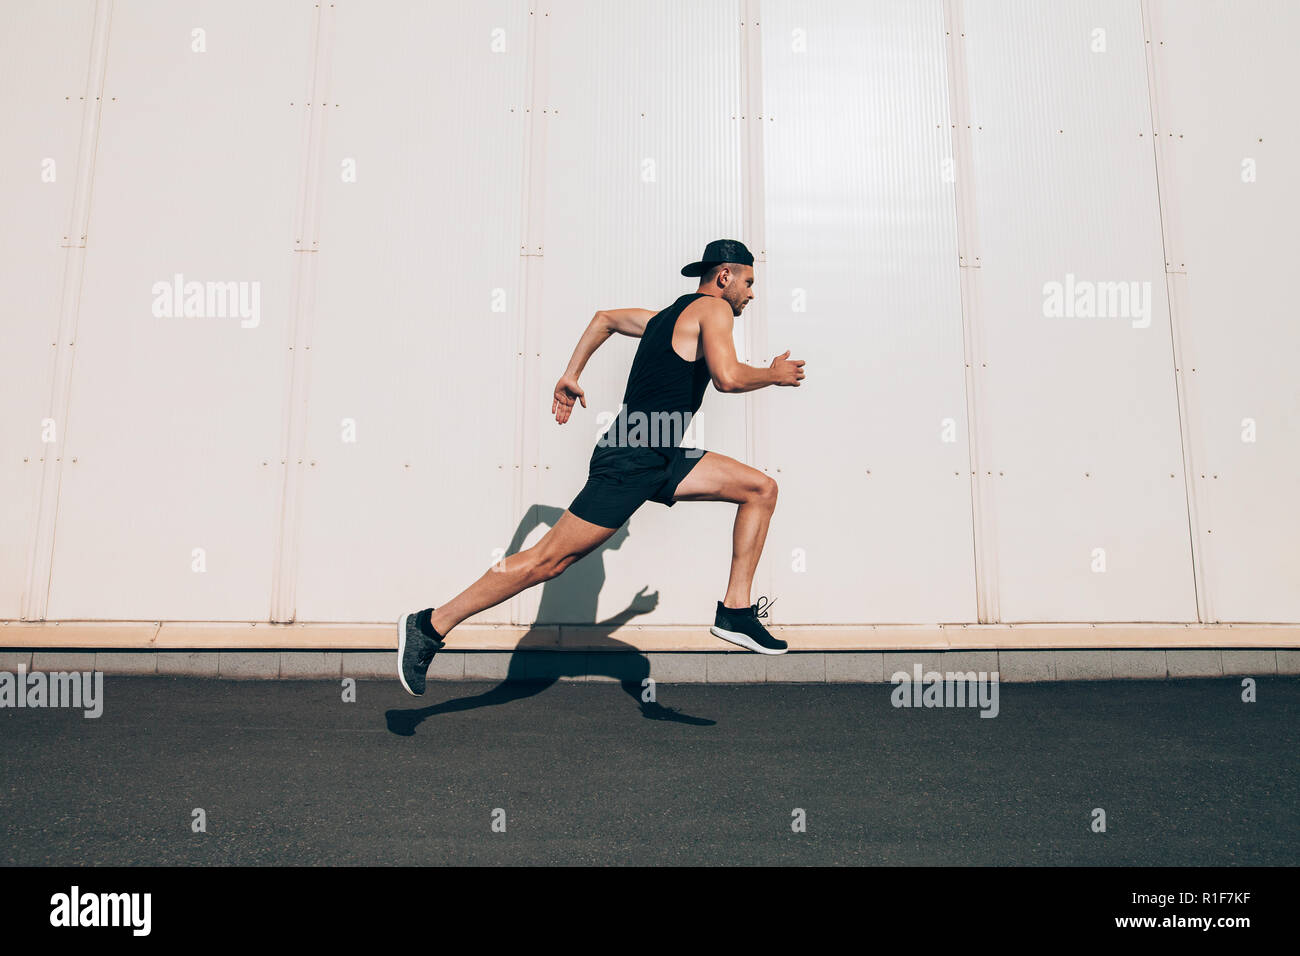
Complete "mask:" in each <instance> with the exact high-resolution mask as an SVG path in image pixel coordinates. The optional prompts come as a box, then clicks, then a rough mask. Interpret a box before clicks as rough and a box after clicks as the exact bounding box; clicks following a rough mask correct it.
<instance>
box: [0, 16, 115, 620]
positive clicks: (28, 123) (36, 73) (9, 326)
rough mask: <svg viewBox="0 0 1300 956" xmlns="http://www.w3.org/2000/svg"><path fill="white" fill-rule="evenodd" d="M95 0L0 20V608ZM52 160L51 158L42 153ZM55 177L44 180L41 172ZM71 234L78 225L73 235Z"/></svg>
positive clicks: (20, 565) (43, 387)
mask: <svg viewBox="0 0 1300 956" xmlns="http://www.w3.org/2000/svg"><path fill="white" fill-rule="evenodd" d="M94 10H95V4H94V2H93V0H73V2H68V0H65V2H60V3H41V4H20V5H11V8H10V9H7V10H6V11H5V14H4V20H5V24H4V29H3V30H0V114H2V115H3V116H4V134H3V136H2V137H0V222H2V223H4V228H3V229H0V262H3V263H4V266H3V268H0V308H2V309H3V325H4V348H3V349H0V383H3V385H2V386H0V387H3V389H4V413H3V414H2V415H0V450H2V451H3V454H0V617H5V618H16V617H18V616H19V614H20V613H21V605H22V595H23V589H24V587H25V585H26V580H27V569H28V562H29V560H30V559H31V555H32V541H33V535H34V534H35V533H36V508H37V502H38V500H39V496H40V490H41V473H42V468H43V462H42V459H43V458H46V457H47V456H49V455H54V456H60V455H62V447H63V446H62V439H63V437H64V433H63V427H64V424H65V423H64V422H56V423H55V424H56V426H57V429H58V431H57V438H58V439H59V442H58V443H55V444H46V443H44V442H43V441H42V437H43V434H44V429H43V427H42V420H43V419H44V418H45V417H46V416H47V415H49V414H50V413H51V391H52V389H53V385H54V382H53V375H54V355H55V348H56V346H55V338H56V335H57V333H58V324H59V303H60V294H61V287H62V283H63V277H64V269H65V268H66V267H67V265H68V260H69V257H70V256H72V255H80V253H79V252H73V251H71V250H70V249H68V248H65V247H64V246H65V243H67V242H69V241H70V240H68V238H67V236H66V232H67V224H68V222H69V220H70V218H71V215H72V203H73V198H74V194H75V190H76V184H77V150H78V147H79V145H80V133H81V122H82V110H83V108H84V107H85V104H84V102H83V101H82V96H83V94H84V93H85V91H86V72H87V66H88V64H89V62H90V39H91V33H92V28H93V26H94ZM51 163H52V164H53V165H52V166H51V165H48V164H51ZM51 176H52V177H53V181H49V177H51ZM71 241H73V242H78V241H80V240H79V237H77V238H74V239H73V240H71Z"/></svg>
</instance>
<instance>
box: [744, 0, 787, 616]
mask: <svg viewBox="0 0 1300 956" xmlns="http://www.w3.org/2000/svg"><path fill="white" fill-rule="evenodd" d="M740 95H741V104H740V111H741V116H742V123H741V128H742V132H741V143H740V149H741V157H742V159H741V169H740V174H741V218H742V223H743V225H742V231H743V233H744V235H743V236H742V237H741V241H742V242H745V243H746V244H748V245H750V246H751V247H752V249H751V251H753V252H754V265H755V267H756V268H757V267H759V266H762V267H763V275H762V276H761V278H762V279H766V278H767V277H768V270H767V268H766V265H767V218H766V217H767V193H766V188H765V187H766V180H765V175H766V174H765V166H764V148H765V139H764V133H763V124H764V122H766V119H765V116H764V114H763V33H762V0H740ZM759 279H760V277H759V276H757V275H756V276H755V281H754V285H755V286H758V285H759ZM770 294H771V290H769V289H763V290H762V294H756V295H755V296H754V301H753V305H751V306H750V307H749V308H747V309H746V310H745V311H746V312H748V313H749V314H748V315H746V316H745V349H746V351H747V352H748V354H747V355H746V356H745V359H746V363H747V364H750V365H753V364H755V363H756V361H757V362H758V363H759V364H760V367H761V362H762V361H763V360H764V358H765V357H766V355H767V342H768V336H767V332H768V326H767V320H768V309H767V300H768V298H769V297H770ZM767 392H768V390H767V389H761V390H759V391H757V392H753V393H751V394H750V395H749V396H748V400H747V401H746V402H745V455H746V457H747V458H748V459H749V461H750V462H752V463H753V465H754V466H755V467H757V468H760V469H761V470H762V471H763V472H765V473H766V474H768V475H770V474H771V473H772V469H773V462H772V461H771V460H770V458H769V445H768V429H767V414H766V411H767V402H768V401H769V400H770V398H771V396H770V395H769V394H767ZM777 470H778V471H779V470H780V469H779V468H778V469H777ZM760 561H761V562H762V564H763V565H764V570H763V574H762V577H763V579H764V580H765V581H766V582H767V584H766V586H765V587H764V588H763V591H764V592H765V593H766V594H769V595H770V594H771V593H772V589H773V587H775V572H774V567H775V565H774V562H772V561H762V559H761V558H760Z"/></svg>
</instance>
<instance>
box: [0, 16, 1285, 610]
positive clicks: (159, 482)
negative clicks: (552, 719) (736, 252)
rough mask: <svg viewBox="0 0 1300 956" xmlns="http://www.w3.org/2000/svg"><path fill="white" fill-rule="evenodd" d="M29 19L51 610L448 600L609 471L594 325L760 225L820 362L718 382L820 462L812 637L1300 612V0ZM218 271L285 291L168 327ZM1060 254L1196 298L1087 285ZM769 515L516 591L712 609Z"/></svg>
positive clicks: (799, 494)
mask: <svg viewBox="0 0 1300 956" xmlns="http://www.w3.org/2000/svg"><path fill="white" fill-rule="evenodd" d="M0 16H3V17H4V21H5V22H4V29H3V30H0V80H2V81H3V83H2V84H0V108H2V109H3V120H4V125H3V132H2V133H0V162H2V163H3V172H4V173H5V175H4V176H3V177H0V214H3V217H4V223H5V229H4V230H3V231H0V244H2V245H0V252H3V253H4V259H3V262H4V269H3V270H2V271H0V295H2V297H3V306H0V307H2V308H3V310H4V313H3V328H4V336H5V338H4V341H5V346H6V348H5V349H4V350H3V351H2V352H0V363H2V364H0V374H3V376H4V379H3V380H4V383H5V385H4V404H3V418H0V441H2V442H3V456H2V458H0V492H2V493H3V494H2V498H0V535H2V537H0V542H2V544H0V616H3V617H8V618H13V617H18V616H25V617H30V618H42V617H46V618H51V619H69V618H71V619H179V620H189V619H198V620H254V621H256V620H268V619H269V620H342V621H365V620H388V619H390V618H392V617H394V616H395V615H396V614H397V613H399V612H400V611H401V610H402V609H404V608H407V607H410V606H417V605H418V604H420V603H436V602H438V601H441V600H445V599H446V597H448V596H450V595H451V594H453V593H454V592H455V591H457V590H459V589H460V588H462V587H464V586H465V585H467V584H468V583H470V582H471V581H472V580H473V579H474V578H476V577H477V576H478V575H479V574H480V573H482V571H483V570H484V569H486V568H487V567H488V566H489V565H490V564H491V562H492V560H493V559H494V558H495V557H497V556H499V555H500V553H502V551H504V550H505V549H507V548H510V549H517V548H519V547H522V546H526V545H527V544H529V543H532V542H533V541H535V540H536V539H537V538H538V537H539V536H540V535H541V534H542V533H543V532H544V530H545V526H546V525H548V524H550V523H552V522H553V521H554V520H555V518H556V517H557V515H558V514H559V513H560V512H561V511H562V510H563V508H564V507H566V506H567V505H568V503H569V502H570V501H571V500H572V498H573V496H574V495H575V494H576V493H577V491H578V489H579V488H580V487H581V485H582V483H583V481H584V479H585V473H586V464H587V459H588V456H589V454H590V451H591V447H592V445H593V443H594V441H595V438H596V431H597V428H596V422H597V414H598V413H599V412H600V411H602V410H604V411H609V412H612V411H613V410H615V409H616V408H617V405H618V402H619V400H620V398H621V396H622V391H623V387H624V384H625V381H626V376H627V369H628V364H629V363H630V361H631V358H632V355H633V353H634V351H635V346H636V342H635V341H634V340H631V339H623V338H621V337H615V338H614V339H612V340H611V341H610V342H609V343H608V344H607V345H606V346H605V347H604V348H602V349H601V350H600V351H599V352H598V353H597V354H596V355H595V356H594V357H593V359H592V360H591V362H590V363H589V365H588V367H587V370H586V371H585V373H584V375H583V379H582V381H583V386H584V388H585V389H586V392H587V398H588V408H587V409H580V410H579V411H578V412H577V413H576V414H575V415H574V417H573V418H572V419H571V420H570V422H569V423H568V424H567V425H566V426H564V427H563V428H561V427H560V426H557V425H556V424H555V422H554V420H553V418H552V417H551V415H550V392H551V389H552V387H553V385H554V382H555V380H556V378H557V377H558V376H559V374H560V373H561V372H562V371H563V369H564V367H565V365H566V364H567V362H568V359H569V356H570V354H571V353H572V350H573V348H574V345H575V343H576V342H577V339H578V336H579V335H580V334H581V332H582V330H583V328H584V327H585V325H586V323H587V321H588V320H589V319H590V317H591V315H592V313H593V312H594V311H595V310H596V309H598V308H613V307H626V306H638V307H645V308H655V309H657V308H662V307H664V306H666V305H667V304H669V303H670V302H671V301H672V300H673V299H674V298H676V297H677V296H678V295H681V294H682V293H684V292H687V291H691V283H690V282H689V281H688V280H683V279H681V277H680V276H678V275H677V270H678V269H679V268H680V266H681V264H682V263H684V262H686V261H690V260H691V259H694V258H695V257H696V256H697V255H698V253H699V250H700V249H701V248H702V246H703V245H704V243H705V242H706V241H708V240H709V239H712V238H718V237H724V236H725V237H736V238H742V239H745V240H746V241H747V242H750V244H751V247H753V248H754V251H755V253H756V254H757V255H758V257H759V263H758V265H757V275H758V283H757V288H756V291H757V294H758V296H759V297H760V300H759V302H758V303H756V306H751V308H750V309H747V310H746V315H745V316H744V317H743V318H742V319H740V320H739V321H738V322H737V333H736V340H737V348H738V351H739V352H740V354H741V356H742V358H744V359H747V360H748V361H751V362H752V363H753V364H761V365H766V364H768V363H769V362H770V361H771V359H772V357H773V355H775V354H779V353H781V352H783V351H785V349H787V348H789V349H791V351H792V353H793V355H792V357H795V358H803V359H805V360H806V361H807V363H808V365H807V370H808V378H807V379H806V380H805V382H804V384H803V385H802V386H801V387H800V388H798V389H768V390H764V391H761V392H758V393H750V394H747V395H741V396H727V395H721V394H718V393H716V392H713V391H712V390H710V392H709V393H708V394H707V395H706V398H705V402H704V406H703V409H702V411H701V415H700V418H699V431H700V437H699V439H698V440H697V442H696V444H698V445H700V446H702V447H705V448H709V449H712V450H716V451H719V452H722V453H723V454H727V455H731V456H733V457H736V458H740V459H742V460H745V461H750V462H752V463H754V464H755V465H757V466H758V467H761V468H765V469H766V470H767V471H768V472H769V473H771V474H772V475H773V476H774V477H776V478H777V480H778V482H779V483H780V485H781V489H782V491H781V498H780V504H779V507H778V511H777V514H776V516H775V518H774V520H773V522H772V526H771V529H770V532H769V537H768V548H767V551H766V553H765V556H764V560H763V563H762V564H761V565H760V569H759V576H758V579H757V581H756V587H755V597H757V595H759V594H767V595H768V596H769V597H778V598H780V599H781V603H780V604H779V605H777V606H776V608H774V615H775V620H776V621H777V622H779V623H784V624H795V623H809V624H816V623H847V624H854V623H912V622H916V623H929V622H958V621H962V622H966V621H970V622H973V621H977V620H984V621H1008V622H1020V621H1196V620H1198V619H1200V620H1206V621H1220V620H1222V621H1278V622H1292V621H1300V557H1297V555H1300V549H1297V548H1296V547H1295V545H1294V542H1295V541H1296V540H1297V538H1298V537H1300V504H1297V501H1298V500H1300V498H1298V496H1297V494H1296V493H1297V492H1300V453H1298V452H1297V451H1296V448H1297V439H1298V438H1300V434H1297V433H1298V432H1300V415H1298V414H1297V413H1298V412H1300V387H1298V386H1297V382H1298V381H1300V379H1298V378H1297V376H1296V375H1295V374H1294V369H1295V368H1296V367H1297V362H1298V360H1300V331H1297V325H1296V323H1295V321H1294V318H1295V309H1294V306H1293V304H1292V302H1291V300H1290V296H1289V295H1288V291H1287V286H1286V283H1285V279H1284V276H1286V275H1287V274H1288V272H1287V267H1288V266H1289V265H1290V264H1291V263H1292V262H1294V261H1295V259H1296V255H1295V253H1296V251H1297V249H1296V246H1297V239H1296V237H1295V235H1294V230H1293V228H1292V225H1291V224H1292V223H1293V222H1294V221H1295V220H1296V219H1297V218H1300V209H1297V205H1300V203H1298V200H1300V192H1298V191H1297V190H1298V187H1297V186H1296V185H1295V183H1294V181H1293V180H1292V178H1291V177H1290V176H1289V175H1287V173H1286V172H1285V171H1286V170H1288V169H1289V167H1291V166H1293V165H1295V163H1296V161H1297V160H1298V159H1300V136H1297V132H1296V124H1295V123H1294V120H1293V119H1292V118H1291V114H1290V112H1289V105H1288V94H1289V93H1290V92H1291V91H1292V90H1294V88H1295V87H1296V80H1297V79H1298V78H1300V76H1298V73H1300V68H1298V67H1297V65H1296V62H1295V58H1294V57H1293V56H1292V55H1291V53H1290V51H1289V49H1288V47H1287V39H1286V38H1287V37H1288V36H1290V35H1293V34H1294V32H1295V29H1296V27H1297V26H1300V23H1297V18H1298V17H1300V14H1297V8H1296V7H1295V6H1293V5H1290V4H1288V3H1287V2H1286V0H1276V2H1266V0H1254V2H1250V3H1243V4H1236V3H1234V4H1227V3H1222V4H1219V3H1210V2H1208V0H1204V2H1201V0H1198V2H1182V0H1180V2H1177V3H1174V2H1171V0H1149V2H1141V0H1072V2H1068V3H1059V4H1050V5H1047V4H1040V3H1034V2H1029V0H926V2H920V0H917V2H911V0H893V2H881V3H872V4H860V3H854V2H849V0H834V2H831V0H823V2H815V0H709V2H691V0H675V2H673V3H666V4H660V5H656V6H654V7H653V8H651V7H646V6H644V5H632V4H622V3H609V2H600V0H534V2H532V3H529V2H528V0H493V2H487V3H482V4H456V3H451V2H445V3H444V2H437V3H434V2H415V0H384V2H363V0H340V2H336V3H333V4H329V5H317V4H315V3H314V2H309V0H293V2H284V3H278V4H272V5H266V4H258V3H254V2H251V0H246V2H231V3H225V4H220V5H217V4H211V3H204V2H199V0H98V2H95V0H81V2H73V0H59V2H55V3H40V4H38V3H36V2H34V0H31V2H28V0H3V2H2V3H0ZM196 31H201V32H197V33H196ZM1148 41H1150V42H1148ZM199 42H202V43H203V44H204V47H205V48H204V50H203V52H198V51H197V50H196V49H195V45H196V43H199ZM95 97H99V99H95ZM47 157H53V158H54V159H55V160H56V162H57V169H58V176H57V178H56V180H55V182H52V183H48V182H43V181H42V179H41V171H42V163H43V160H44V159H45V158H47ZM1247 160H1250V161H1251V162H1252V163H1253V166H1251V168H1252V169H1253V170H1254V171H1255V173H1256V175H1255V177H1254V178H1253V179H1250V180H1249V181H1247V180H1245V179H1243V170H1244V169H1245V168H1246V165H1245V164H1246V161H1247ZM79 210H81V211H80V212H79ZM82 222H84V223H85V224H86V225H85V226H84V227H82V226H81V223H82ZM79 227H80V228H79ZM83 233H84V235H85V238H84V240H83V239H82V238H81V235H82V234H83ZM83 265H84V274H83ZM177 273H180V274H183V275H184V277H185V279H186V280H187V281H199V282H206V281H231V282H249V283H252V282H256V283H258V284H259V289H260V316H259V319H258V321H257V323H256V324H255V325H251V326H250V327H245V326H246V325H250V324H249V323H247V322H241V320H240V318H239V317H238V316H236V317H219V316H207V317H198V316H188V317H187V316H184V315H181V316H177V317H160V316H158V315H156V314H155V311H156V310H155V304H156V303H155V295H154V293H153V287H154V285H155V283H158V282H167V281H169V280H170V279H171V277H172V276H173V275H175V274H177ZM1053 282H1060V283H1062V284H1064V283H1066V282H1071V283H1076V282H1084V283H1087V282H1092V283H1099V284H1108V283H1120V282H1124V283H1129V282H1133V283H1137V284H1138V287H1139V288H1148V287H1149V290H1150V292H1149V295H1150V297H1149V299H1146V300H1145V305H1146V309H1145V311H1141V310H1132V309H1131V310H1130V311H1131V313H1132V314H1125V315H1118V316H1091V317H1085V316H1081V315H1077V314H1074V315H1069V316H1061V317H1055V316H1053V315H1051V314H1049V312H1050V309H1049V307H1048V305H1047V303H1046V300H1047V295H1046V289H1047V288H1049V286H1050V284H1051V283H1053ZM1143 284H1146V285H1145V286H1144V285H1143ZM1112 288H1113V287H1112ZM1080 304H1082V300H1080ZM1130 306H1131V304H1130ZM55 343H57V344H55ZM44 419H53V420H54V423H55V425H56V427H57V429H58V431H57V435H56V440H54V441H52V442H44V441H42V437H43V436H42V420H44ZM1247 420H1248V421H1247ZM1251 427H1253V428H1254V431H1253V432H1250V434H1251V437H1253V438H1254V440H1243V434H1244V433H1245V432H1247V431H1249V429H1250V428H1251ZM45 437H48V435H46V436H45ZM43 459H44V460H43ZM51 459H52V460H51ZM733 512H734V509H733V508H732V507H731V506H728V505H722V504H698V503H680V504H678V505H677V506H675V507H674V508H672V509H671V510H669V509H665V508H663V507H662V506H659V505H656V504H647V505H646V506H644V508H643V509H642V510H641V511H640V512H639V513H638V514H637V515H635V516H634V517H633V518H632V520H631V521H630V522H629V524H628V527H627V528H626V529H625V530H624V531H623V532H620V534H619V535H616V536H615V538H614V539H612V540H611V542H610V543H609V544H608V545H607V546H606V547H605V548H602V549H600V550H599V551H598V552H596V553H594V554H592V555H590V556H588V557H587V558H586V559H584V560H583V561H582V562H579V564H578V565H575V567H574V568H573V569H571V570H570V571H569V572H567V573H566V575H564V576H562V578H560V579H558V580H557V582H554V583H553V584H552V585H551V586H549V589H542V588H538V589H534V590H533V591H531V592H527V593H525V594H524V595H521V596H520V597H518V598H517V599H515V600H514V601H512V602H508V603H507V604H503V605H501V606H499V607H497V608H494V609H491V610H490V611H488V612H486V613H485V614H483V615H482V616H481V617H480V618H479V619H478V620H481V621H496V622H505V621H510V620H515V621H520V622H525V621H533V620H537V621H539V622H540V623H555V622H566V621H567V622H582V623H590V622H592V621H603V620H607V619H617V620H631V621H634V622H635V623H665V624H672V623H689V622H697V621H698V619H699V617H700V614H701V613H702V611H703V609H708V608H711V607H712V604H713V601H714V600H716V599H717V598H718V597H721V594H722V591H723V589H724V588H725V582H726V573H727V565H728V559H729V554H730V537H731V535H730V530H731V517H732V514H733ZM196 549H199V550H197V551H196ZM196 555H197V556H196ZM198 561H202V562H204V564H203V567H204V570H203V571H202V573H199V572H198V571H196V570H195V568H196V567H197V566H198V565H196V562H198ZM561 582H563V583H562V584H561ZM647 595H649V597H647Z"/></svg>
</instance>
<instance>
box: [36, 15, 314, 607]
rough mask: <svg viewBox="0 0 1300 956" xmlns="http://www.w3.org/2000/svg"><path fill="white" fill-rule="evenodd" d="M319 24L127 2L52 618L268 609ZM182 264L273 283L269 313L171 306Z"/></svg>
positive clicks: (99, 191)
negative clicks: (163, 302) (300, 196)
mask: <svg viewBox="0 0 1300 956" xmlns="http://www.w3.org/2000/svg"><path fill="white" fill-rule="evenodd" d="M312 22H313V5H312V4H310V3H306V2H299V3H291V4H290V3H284V4H271V5H266V4H262V3H257V2H254V0H243V2H232V3H223V4H221V5H219V6H218V5H213V4H206V3H198V2H187V3H177V2H172V0H156V2H142V0H135V2H119V3H117V4H115V6H114V13H113V26H112V33H111V35H110V42H109V53H108V74H107V79H106V90H105V96H106V97H107V99H106V102H105V105H104V116H103V128H102V133H101V137H100V143H99V150H98V154H97V162H96V168H95V185H94V192H93V197H92V206H91V214H90V230H89V238H88V240H87V261H86V270H85V277H84V283H83V301H82V307H81V315H80V320H79V333H78V334H79V341H78V343H77V353H78V357H77V362H76V365H75V370H74V377H73V386H72V414H71V420H70V422H69V425H68V435H67V439H68V440H67V447H66V451H65V454H66V455H67V456H69V457H71V458H75V459H76V464H73V465H70V466H68V467H66V468H65V470H64V476H63V485H62V489H61V492H60V498H59V517H58V529H57V538H56V549H55V555H54V570H53V580H52V583H51V594H50V606H49V612H48V613H49V616H50V617H55V618H58V617H62V618H70V617H71V618H96V619H97V618H135V619H140V618H159V619H178V620H195V619H197V620H265V619H266V618H267V615H268V607H269V591H270V586H271V569H272V546H273V543H274V529H275V527H276V508H277V505H278V489H279V484H280V481H281V478H282V469H281V468H280V462H279V455H278V452H279V449H280V424H281V421H282V417H283V412H284V409H283V397H282V396H283V391H284V386H285V372H286V370H287V368H288V363H287V360H286V355H287V348H286V344H285V341H284V338H283V336H284V335H285V331H286V322H285V317H286V314H287V312H288V309H289V302H290V281H289V279H290V273H291V258H292V256H293V253H292V251H291V250H292V248H293V245H292V244H293V240H294V239H295V238H296V237H294V236H293V235H292V232H291V230H292V223H293V217H294V207H295V199H296V197H297V185H298V177H299V167H300V164H301V150H300V146H301V143H300V132H301V123H302V117H303V115H304V113H303V109H302V103H303V96H302V92H303V90H304V84H305V80H306V77H307V75H308V53H309V49H310V44H311V42H312V38H313V32H312ZM196 28H199V29H203V30H205V31H206V44H207V52H205V53H197V52H194V51H193V50H192V48H191V42H192V40H191V38H192V33H191V31H192V30H194V29H196ZM291 103H293V104H295V105H290V104H291ZM177 274H180V275H182V276H183V277H184V280H185V281H187V282H188V281H194V282H203V283H206V282H227V281H229V282H244V283H249V285H247V286H245V287H244V289H246V290H247V291H248V293H249V294H250V296H251V293H252V289H253V288H254V287H253V286H252V285H251V283H254V282H257V283H260V286H259V287H258V288H259V289H260V302H259V305H260V317H259V321H258V324H257V325H256V326H255V327H249V328H244V327H242V325H243V322H244V320H243V319H241V318H240V317H239V315H238V314H234V315H233V317H203V318H200V317H188V318H187V317H184V316H181V317H172V318H166V317H158V316H157V315H155V314H154V309H153V306H154V304H155V301H156V298H157V293H156V292H155V290H154V286H155V283H167V282H169V281H171V280H172V277H173V276H175V275H177ZM218 304H219V303H216V302H215V301H214V303H213V305H214V306H215V305H218ZM248 304H249V305H250V306H251V305H252V299H251V297H250V298H249V300H248ZM202 311H204V312H207V311H208V308H207V303H206V302H205V303H204V307H203V310H202ZM213 311H216V310H215V309H214V310H213ZM227 311H228V312H231V313H234V310H229V309H228V310H227ZM251 311H252V310H251V308H250V309H249V312H250V313H251ZM248 321H249V322H250V323H251V322H252V318H249V319H248ZM196 548H202V549H203V550H204V552H205V553H206V572H205V573H195V572H194V571H193V570H192V566H193V560H194V559H193V558H192V553H193V550H194V549H196Z"/></svg>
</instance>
